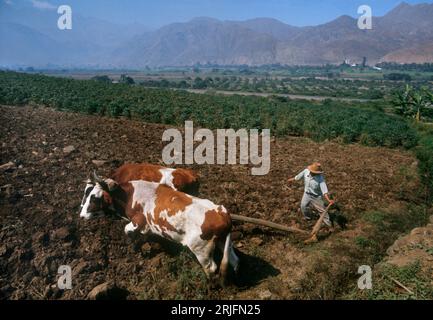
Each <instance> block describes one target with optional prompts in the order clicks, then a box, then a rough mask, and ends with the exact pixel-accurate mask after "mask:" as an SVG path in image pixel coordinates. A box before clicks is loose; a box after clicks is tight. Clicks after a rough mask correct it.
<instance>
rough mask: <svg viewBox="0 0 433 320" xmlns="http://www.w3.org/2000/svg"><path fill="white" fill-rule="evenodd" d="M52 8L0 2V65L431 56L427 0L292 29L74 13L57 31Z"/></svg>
mask: <svg viewBox="0 0 433 320" xmlns="http://www.w3.org/2000/svg"><path fill="white" fill-rule="evenodd" d="M57 18H58V15H57V12H56V11H52V10H51V11H50V10H38V11H36V10H35V9H34V8H29V9H28V10H22V9H20V10H14V8H12V7H11V6H8V5H7V4H5V3H2V4H0V43H2V44H1V45H0V65H3V66H13V65H32V66H47V65H50V64H51V65H59V66H60V65H62V66H92V67H117V68H143V67H145V66H150V67H156V66H191V65H194V64H197V63H201V64H207V63H210V64H218V65H262V64H276V63H280V64H287V65H321V64H326V63H331V64H335V63H342V62H343V61H344V60H345V59H349V60H350V61H352V62H361V61H362V59H363V57H366V58H367V62H368V64H370V65H373V64H375V63H377V62H381V61H386V62H399V63H412V62H416V63H422V62H433V50H432V49H433V4H417V5H409V4H407V3H402V4H400V5H399V6H397V7H396V8H394V9H393V10H391V11H390V12H388V13H387V14H386V15H385V16H382V17H373V28H372V29H371V30H360V29H359V28H358V25H357V19H355V18H352V17H350V16H341V17H338V18H336V19H335V20H333V21H330V22H328V23H325V24H322V25H318V26H311V27H295V26H291V25H288V24H285V23H283V22H280V21H278V20H276V19H272V18H256V19H251V20H247V21H220V20H217V19H213V18H207V17H201V18H195V19H193V20H191V21H189V22H185V23H172V24H169V25H166V26H163V27H161V28H159V29H157V30H148V29H146V28H145V27H144V26H142V25H139V24H131V25H116V24H113V23H110V22H106V21H102V20H97V19H92V18H85V17H82V16H74V20H73V29H72V30H66V31H61V30H59V29H57Z"/></svg>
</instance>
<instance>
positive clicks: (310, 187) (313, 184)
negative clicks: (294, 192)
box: [295, 169, 328, 197]
mask: <svg viewBox="0 0 433 320" xmlns="http://www.w3.org/2000/svg"><path fill="white" fill-rule="evenodd" d="M301 179H304V192H305V193H307V194H309V195H312V196H315V197H320V196H323V195H324V194H327V193H328V187H327V186H326V182H325V178H324V177H323V176H322V175H314V176H313V175H312V174H311V173H310V170H308V169H305V170H304V171H302V172H301V173H299V174H298V175H297V176H296V177H295V180H296V181H299V180H301Z"/></svg>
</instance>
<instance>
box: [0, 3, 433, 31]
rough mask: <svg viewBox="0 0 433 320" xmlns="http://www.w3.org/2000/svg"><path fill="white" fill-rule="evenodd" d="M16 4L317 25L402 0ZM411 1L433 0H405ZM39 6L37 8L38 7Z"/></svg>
mask: <svg viewBox="0 0 433 320" xmlns="http://www.w3.org/2000/svg"><path fill="white" fill-rule="evenodd" d="M0 1H3V2H6V3H12V4H15V5H24V4H26V5H32V6H34V7H38V9H37V10H50V9H51V10H52V9H53V8H54V7H56V6H58V5H61V4H69V5H70V6H71V7H72V10H73V12H75V13H78V14H80V15H83V16H88V17H96V18H100V19H104V20H108V21H112V22H116V23H122V24H125V23H131V22H138V23H140V24H143V25H145V26H148V27H152V28H156V27H159V26H162V25H165V24H168V23H172V22H183V21H188V20H190V19H192V18H194V17H203V16H206V17H213V18H217V19H221V20H246V19H250V18H256V17H271V18H276V19H278V20H281V21H283V22H285V23H288V24H291V25H295V26H305V25H317V24H321V23H325V22H328V21H330V20H333V19H334V18H336V17H338V16H340V15H343V14H347V15H351V16H356V15H357V8H358V7H359V6H360V5H363V4H367V5H370V6H371V7H372V9H373V15H375V16H382V15H384V14H385V13H386V12H388V11H389V10H391V9H392V8H394V7H395V6H397V5H398V4H399V3H401V2H402V0H46V1H45V0H0ZM405 2H407V3H410V4H416V3H423V2H429V3H432V2H433V0H406V1H405ZM35 9H36V8H35Z"/></svg>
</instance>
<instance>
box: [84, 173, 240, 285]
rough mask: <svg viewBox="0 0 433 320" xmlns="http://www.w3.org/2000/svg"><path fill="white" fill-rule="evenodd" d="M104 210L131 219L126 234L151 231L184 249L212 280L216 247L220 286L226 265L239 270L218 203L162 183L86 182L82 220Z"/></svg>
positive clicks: (228, 223)
mask: <svg viewBox="0 0 433 320" xmlns="http://www.w3.org/2000/svg"><path fill="white" fill-rule="evenodd" d="M107 209H110V210H114V211H115V212H117V213H118V214H120V215H123V216H125V217H127V218H128V219H129V220H130V221H131V222H130V223H129V224H128V225H126V226H125V233H126V234H130V233H134V232H141V233H142V234H144V235H146V234H149V233H153V234H157V235H159V236H162V237H164V238H167V239H170V240H172V241H175V242H178V243H181V244H182V245H184V246H187V247H188V248H189V249H190V250H191V251H192V252H193V253H194V255H195V256H196V257H197V260H198V261H199V263H200V264H201V265H202V267H203V269H204V271H205V273H206V275H207V277H208V279H210V280H214V279H215V276H216V275H217V274H216V272H217V269H218V268H217V265H216V263H215V261H214V250H215V248H216V247H218V248H219V249H221V250H222V252H223V258H222V260H221V264H220V268H219V276H220V280H221V281H222V283H225V280H226V276H227V270H228V265H229V264H230V265H231V266H232V267H233V269H234V271H235V272H237V270H238V265H239V258H238V257H237V256H236V254H235V252H234V250H233V246H232V241H231V237H230V232H231V228H232V221H231V218H230V215H229V214H228V213H227V211H226V209H225V208H224V207H223V206H221V205H216V204H214V203H213V202H211V201H209V200H205V199H199V198H196V197H193V196H190V195H188V194H185V193H183V192H180V191H177V190H175V189H173V188H171V187H169V186H167V185H164V184H160V183H155V182H148V181H144V180H134V181H129V182H125V183H123V184H117V183H116V182H115V181H114V180H112V179H106V180H102V179H101V178H99V177H98V176H97V175H96V174H95V175H94V178H93V179H92V180H89V181H88V182H87V185H86V189H85V201H84V204H83V205H82V209H81V212H80V217H82V218H85V219H90V218H91V217H92V216H94V215H95V214H98V213H101V212H105V211H107Z"/></svg>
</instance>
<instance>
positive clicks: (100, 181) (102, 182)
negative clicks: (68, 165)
mask: <svg viewBox="0 0 433 320" xmlns="http://www.w3.org/2000/svg"><path fill="white" fill-rule="evenodd" d="M93 180H94V181H95V184H98V185H100V186H101V187H102V189H103V190H104V191H107V192H109V191H110V189H109V188H108V185H107V183H106V182H105V180H103V179H102V178H101V177H99V176H98V175H97V174H96V171H93Z"/></svg>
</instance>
